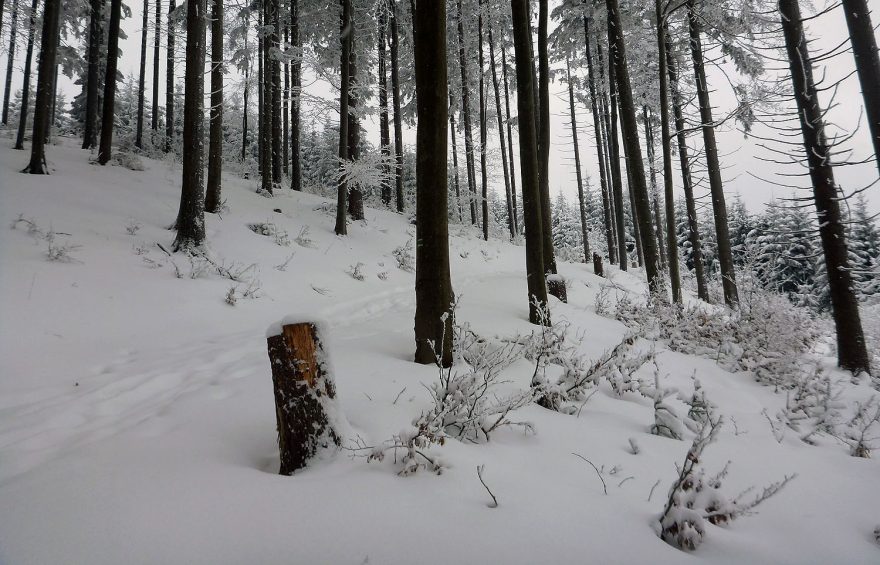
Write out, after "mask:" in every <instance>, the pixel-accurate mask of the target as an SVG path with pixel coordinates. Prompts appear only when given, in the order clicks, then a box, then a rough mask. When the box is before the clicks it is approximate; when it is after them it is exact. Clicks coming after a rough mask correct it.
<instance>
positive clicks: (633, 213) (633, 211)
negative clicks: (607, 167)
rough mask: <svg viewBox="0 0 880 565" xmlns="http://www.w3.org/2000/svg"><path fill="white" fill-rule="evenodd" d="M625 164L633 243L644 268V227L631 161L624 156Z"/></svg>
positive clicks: (640, 266) (640, 265) (640, 263)
mask: <svg viewBox="0 0 880 565" xmlns="http://www.w3.org/2000/svg"><path fill="white" fill-rule="evenodd" d="M624 142H625V140H624ZM624 147H625V146H624ZM625 152H626V151H625V150H624V153H625ZM624 165H626V167H627V170H626V188H627V194H628V195H629V213H630V219H632V226H633V236H635V238H634V240H633V243H634V244H635V247H636V257H637V258H638V262H639V268H642V267H644V266H645V254H644V250H643V249H642V229H641V228H642V227H641V225H639V212H638V209H637V208H636V201H635V198H634V197H633V185H632V177H631V176H630V172H629V163H627V162H626V158H624ZM649 225H650V222H649Z"/></svg>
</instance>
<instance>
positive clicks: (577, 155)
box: [565, 58, 592, 263]
mask: <svg viewBox="0 0 880 565" xmlns="http://www.w3.org/2000/svg"><path fill="white" fill-rule="evenodd" d="M565 73H566V76H567V77H568V109H569V112H570V114H571V140H572V145H573V146H574V169H575V173H576V175H577V187H578V204H579V205H578V210H580V217H581V237H582V238H583V243H584V263H587V262H589V261H590V256H591V255H592V253H590V232H589V231H588V230H587V204H586V202H584V182H583V178H581V150H580V147H578V132H577V117H576V116H575V113H574V85H573V84H572V82H571V62H570V61H569V60H568V58H566V59H565Z"/></svg>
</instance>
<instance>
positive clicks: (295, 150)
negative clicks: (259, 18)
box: [290, 0, 302, 191]
mask: <svg viewBox="0 0 880 565" xmlns="http://www.w3.org/2000/svg"><path fill="white" fill-rule="evenodd" d="M290 42H291V45H293V48H294V49H295V50H296V51H295V53H294V55H295V57H294V59H293V61H292V66H293V68H292V69H291V77H290V79H291V87H292V90H293V92H292V94H293V96H292V97H291V100H290V154H291V161H290V188H292V189H293V190H296V191H301V190H302V160H301V157H300V142H299V121H300V120H299V108H300V89H301V88H302V52H301V45H300V39H299V0H290Z"/></svg>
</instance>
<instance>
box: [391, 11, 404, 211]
mask: <svg viewBox="0 0 880 565" xmlns="http://www.w3.org/2000/svg"><path fill="white" fill-rule="evenodd" d="M389 2H390V7H391V19H390V32H391V103H392V106H393V108H394V157H395V162H396V167H395V172H394V173H395V176H394V195H395V200H396V202H395V203H396V204H397V211H398V212H399V213H403V210H404V208H405V206H406V204H405V202H404V201H403V118H402V114H401V112H400V72H399V61H398V50H399V45H400V39H399V37H398V32H397V0H389Z"/></svg>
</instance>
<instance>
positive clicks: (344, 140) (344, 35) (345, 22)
mask: <svg viewBox="0 0 880 565" xmlns="http://www.w3.org/2000/svg"><path fill="white" fill-rule="evenodd" d="M340 2H341V3H342V23H341V25H340V31H339V41H340V42H341V43H342V55H341V56H340V62H339V67H340V69H341V74H342V80H341V81H340V82H339V85H340V86H339V160H340V161H342V162H344V161H346V160H348V84H349V80H348V71H349V60H350V59H351V34H352V27H351V0H340ZM347 208H348V183H346V182H345V179H344V178H340V179H339V188H338V191H337V196H336V235H347V234H348V227H347V222H348V210H347Z"/></svg>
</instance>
